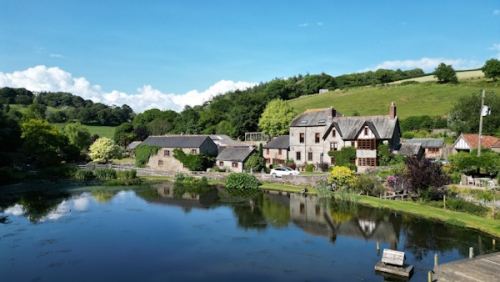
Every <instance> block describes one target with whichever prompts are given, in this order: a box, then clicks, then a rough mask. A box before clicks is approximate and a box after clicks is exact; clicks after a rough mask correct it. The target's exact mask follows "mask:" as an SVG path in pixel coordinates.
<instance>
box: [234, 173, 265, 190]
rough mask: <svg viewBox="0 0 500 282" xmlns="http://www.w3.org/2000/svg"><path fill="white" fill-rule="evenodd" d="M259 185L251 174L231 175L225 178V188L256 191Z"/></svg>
mask: <svg viewBox="0 0 500 282" xmlns="http://www.w3.org/2000/svg"><path fill="white" fill-rule="evenodd" d="M259 185H261V183H260V182H259V180H258V179H257V178H256V177H255V176H254V175H252V174H247V173H231V174H229V176H228V177H227V178H226V187H227V188H230V189H236V190H248V189H257V188H259Z"/></svg>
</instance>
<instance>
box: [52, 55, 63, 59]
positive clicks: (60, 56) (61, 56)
mask: <svg viewBox="0 0 500 282" xmlns="http://www.w3.org/2000/svg"><path fill="white" fill-rule="evenodd" d="M50 56H51V57H52V58H60V59H64V56H63V55H61V54H50Z"/></svg>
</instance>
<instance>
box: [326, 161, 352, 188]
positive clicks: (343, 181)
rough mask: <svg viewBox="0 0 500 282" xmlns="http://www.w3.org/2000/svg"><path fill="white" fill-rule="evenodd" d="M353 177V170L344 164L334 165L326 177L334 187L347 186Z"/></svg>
mask: <svg viewBox="0 0 500 282" xmlns="http://www.w3.org/2000/svg"><path fill="white" fill-rule="evenodd" d="M354 179H355V176H354V171H352V170H351V169H349V168H348V167H345V166H335V167H334V168H333V169H332V171H331V172H330V176H329V177H328V180H329V181H330V182H332V183H334V184H335V187H336V188H346V187H349V186H350V185H351V184H352V182H353V181H354Z"/></svg>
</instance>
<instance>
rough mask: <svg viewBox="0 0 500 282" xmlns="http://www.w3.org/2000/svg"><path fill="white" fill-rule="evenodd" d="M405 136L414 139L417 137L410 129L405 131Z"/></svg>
mask: <svg viewBox="0 0 500 282" xmlns="http://www.w3.org/2000/svg"><path fill="white" fill-rule="evenodd" d="M403 138H404V139H413V138H415V133H413V132H409V131H406V132H403Z"/></svg>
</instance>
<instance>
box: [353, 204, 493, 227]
mask: <svg viewBox="0 0 500 282" xmlns="http://www.w3.org/2000/svg"><path fill="white" fill-rule="evenodd" d="M358 203H360V204H363V205H368V206H372V207H376V208H388V209H391V210H395V211H401V212H405V213H409V214H414V215H418V216H422V217H424V218H428V219H434V220H439V221H443V222H446V223H450V224H455V225H461V226H465V227H468V228H473V229H477V230H480V231H482V232H485V233H488V234H491V235H495V236H499V237H500V222H499V221H497V220H492V219H487V218H484V217H479V216H476V215H472V214H468V213H461V212H455V211H450V210H444V209H438V208H434V207H430V206H428V205H425V204H419V203H415V202H408V201H394V200H385V199H379V198H374V197H369V196H359V198H358Z"/></svg>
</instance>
